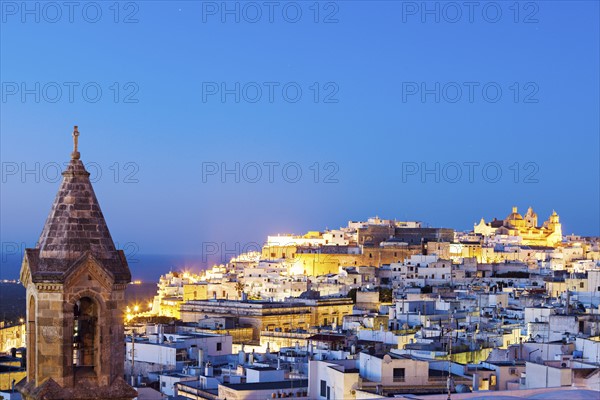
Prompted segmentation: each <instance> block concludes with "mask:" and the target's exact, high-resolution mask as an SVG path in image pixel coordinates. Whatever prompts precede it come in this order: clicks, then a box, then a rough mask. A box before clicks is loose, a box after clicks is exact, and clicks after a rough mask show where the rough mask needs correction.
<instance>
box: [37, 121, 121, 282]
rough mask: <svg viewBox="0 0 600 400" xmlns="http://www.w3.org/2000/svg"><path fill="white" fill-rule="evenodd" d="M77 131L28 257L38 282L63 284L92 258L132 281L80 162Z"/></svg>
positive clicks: (87, 173) (116, 274) (116, 276)
mask: <svg viewBox="0 0 600 400" xmlns="http://www.w3.org/2000/svg"><path fill="white" fill-rule="evenodd" d="M78 136H79V132H78V131H77V127H75V131H74V132H73V137H74V139H75V140H74V141H75V148H74V151H73V153H72V156H71V161H70V162H69V165H68V167H67V168H66V170H65V171H64V172H63V173H62V175H63V180H62V183H61V185H60V188H59V190H58V193H57V194H56V198H55V199H54V203H53V204H52V208H51V210H50V214H49V215H48V218H47V219H46V224H45V225H44V229H43V230H42V234H41V235H40V238H39V240H38V243H37V246H36V248H35V249H27V254H26V257H28V262H29V264H30V270H31V273H32V278H33V280H34V282H35V281H48V280H50V281H62V280H63V279H64V278H65V275H66V273H67V272H68V271H69V269H70V268H71V267H72V266H73V265H74V264H77V263H78V262H79V261H80V260H81V259H82V258H84V257H88V256H92V257H93V258H95V259H96V260H97V261H98V262H99V263H101V264H102V265H103V266H104V267H105V268H106V269H107V270H108V271H110V272H111V274H112V275H113V276H114V277H115V281H127V282H129V280H130V279H131V275H130V272H129V267H128V266H127V260H126V259H125V256H124V254H123V252H122V251H121V250H117V249H116V247H115V244H114V242H113V240H112V237H111V235H110V231H109V230H108V226H107V225H106V221H105V219H104V215H103V214H102V210H101V209H100V204H99V203H98V199H97V198H96V194H95V193H94V188H93V187H92V183H91V182H90V174H89V172H87V171H86V169H85V166H84V165H83V163H82V162H81V160H80V159H79V152H78V151H77V137H78Z"/></svg>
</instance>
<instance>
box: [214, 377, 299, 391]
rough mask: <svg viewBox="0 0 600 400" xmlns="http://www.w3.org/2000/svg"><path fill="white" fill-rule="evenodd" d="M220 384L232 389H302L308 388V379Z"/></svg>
mask: <svg viewBox="0 0 600 400" xmlns="http://www.w3.org/2000/svg"><path fill="white" fill-rule="evenodd" d="M220 385H223V386H225V387H228V388H230V389H233V390H268V389H294V388H296V389H300V388H302V389H303V388H308V379H296V380H286V381H277V382H256V383H221V384H220Z"/></svg>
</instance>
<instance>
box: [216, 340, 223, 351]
mask: <svg viewBox="0 0 600 400" xmlns="http://www.w3.org/2000/svg"><path fill="white" fill-rule="evenodd" d="M222 348H223V344H222V343H221V342H218V343H217V351H221V349H222Z"/></svg>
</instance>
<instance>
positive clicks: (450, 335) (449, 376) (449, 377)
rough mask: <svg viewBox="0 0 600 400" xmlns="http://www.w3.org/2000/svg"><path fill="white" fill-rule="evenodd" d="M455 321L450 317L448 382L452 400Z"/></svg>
mask: <svg viewBox="0 0 600 400" xmlns="http://www.w3.org/2000/svg"><path fill="white" fill-rule="evenodd" d="M453 323H454V317H450V329H448V334H449V337H450V342H449V343H448V346H449V347H448V348H449V351H448V382H447V384H446V385H447V386H448V400H451V398H452V397H451V396H452V395H451V393H452V378H451V372H452V369H451V367H452V324H453Z"/></svg>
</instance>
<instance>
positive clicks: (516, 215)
mask: <svg viewBox="0 0 600 400" xmlns="http://www.w3.org/2000/svg"><path fill="white" fill-rule="evenodd" d="M506 219H507V220H509V221H517V220H522V219H523V216H522V215H521V214H519V213H518V212H517V207H513V208H512V213H511V214H510V215H509V216H508V217H506Z"/></svg>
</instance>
